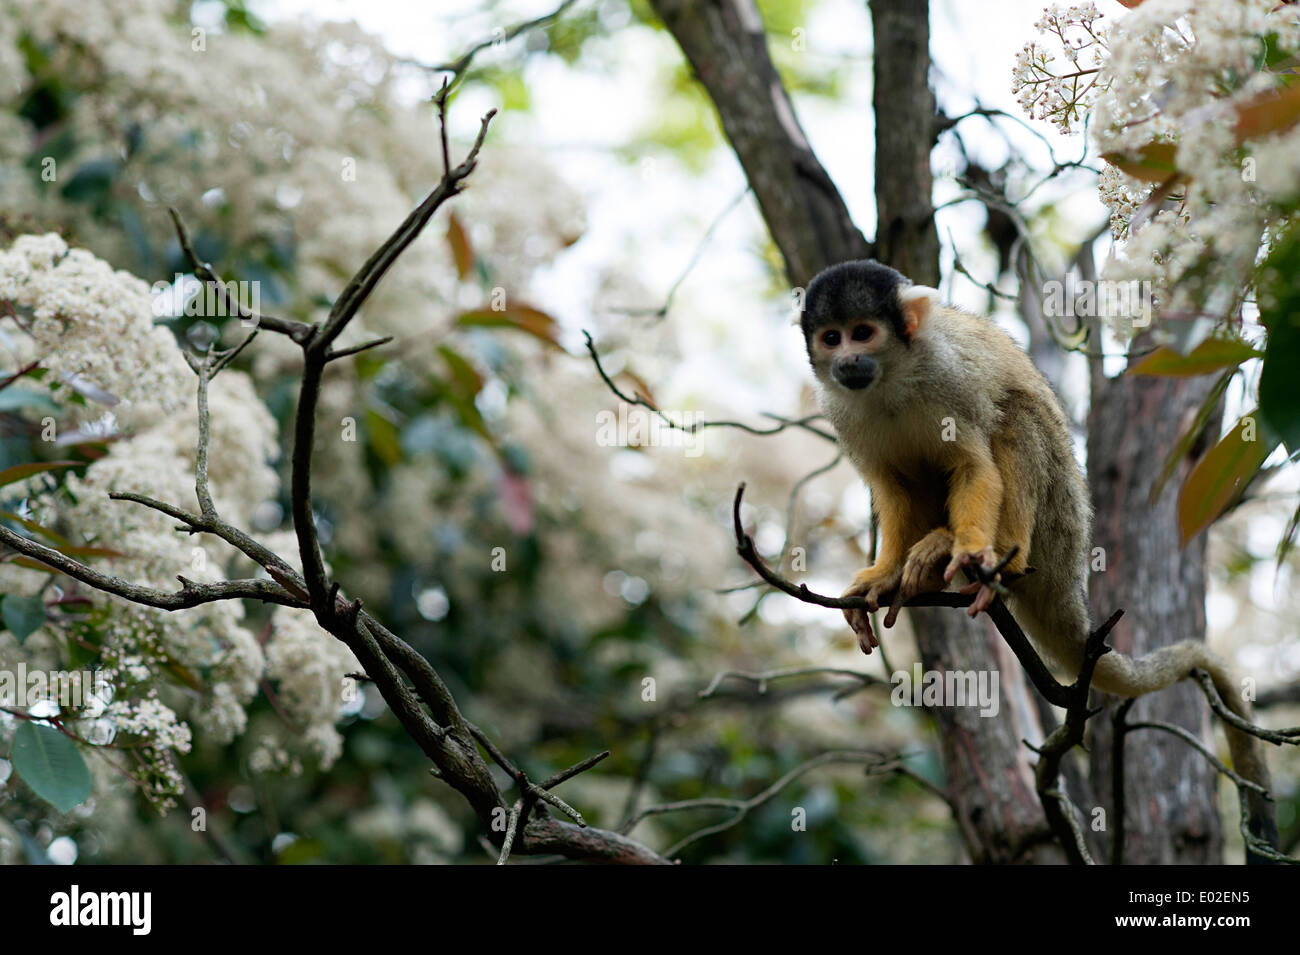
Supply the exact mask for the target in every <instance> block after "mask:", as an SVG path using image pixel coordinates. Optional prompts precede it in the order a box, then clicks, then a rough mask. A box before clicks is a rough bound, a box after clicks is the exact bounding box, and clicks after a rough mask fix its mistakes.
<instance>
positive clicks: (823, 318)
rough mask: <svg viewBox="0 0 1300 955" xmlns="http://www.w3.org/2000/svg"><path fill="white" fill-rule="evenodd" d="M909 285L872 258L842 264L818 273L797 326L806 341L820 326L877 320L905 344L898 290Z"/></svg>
mask: <svg viewBox="0 0 1300 955" xmlns="http://www.w3.org/2000/svg"><path fill="white" fill-rule="evenodd" d="M911 284H912V282H911V280H910V279H908V278H907V276H905V275H903V273H902V272H898V271H896V270H894V269H891V268H890V267H889V266H887V265H881V264H880V263H879V262H877V261H875V260H874V259H860V260H858V261H855V262H841V263H840V264H839V265H832V266H831V267H830V268H828V269H823V270H822V271H821V272H818V273H817V275H816V276H814V277H813V280H812V281H811V282H809V283H808V290H807V292H805V293H804V299H803V312H802V313H801V314H800V316H799V326H800V327H801V328H802V329H803V337H804V340H805V341H812V336H813V333H814V332H816V331H817V329H819V328H821V327H822V326H823V325H838V324H846V323H848V322H851V321H853V320H854V319H858V318H879V319H884V320H885V321H887V322H889V324H890V326H891V327H892V328H893V329H894V334H896V335H897V336H898V337H899V338H900V339H901V340H903V341H907V340H908V338H907V334H906V330H905V326H904V324H903V310H902V309H901V308H899V305H898V291H899V289H900V288H906V287H907V286H909V285H911Z"/></svg>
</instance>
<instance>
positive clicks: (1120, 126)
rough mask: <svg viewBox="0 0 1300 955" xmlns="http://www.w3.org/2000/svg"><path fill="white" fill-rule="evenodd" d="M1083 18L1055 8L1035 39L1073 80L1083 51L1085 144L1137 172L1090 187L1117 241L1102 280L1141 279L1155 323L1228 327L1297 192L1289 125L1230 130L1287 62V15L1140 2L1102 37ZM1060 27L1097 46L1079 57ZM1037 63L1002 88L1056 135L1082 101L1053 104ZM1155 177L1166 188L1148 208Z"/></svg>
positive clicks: (1085, 11) (1293, 41) (1254, 5)
mask: <svg viewBox="0 0 1300 955" xmlns="http://www.w3.org/2000/svg"><path fill="white" fill-rule="evenodd" d="M1095 13H1096V11H1095V8H1091V7H1090V5H1085V6H1084V7H1071V8H1068V9H1063V8H1061V7H1056V8H1052V9H1050V10H1049V11H1048V12H1047V14H1046V16H1045V17H1044V18H1043V20H1042V21H1040V22H1039V24H1038V26H1039V29H1040V30H1044V31H1050V32H1052V33H1055V34H1056V36H1057V40H1058V42H1059V43H1060V44H1061V45H1062V46H1063V47H1064V49H1065V53H1066V58H1067V59H1068V60H1069V61H1070V65H1071V66H1072V67H1080V69H1082V64H1081V63H1080V60H1079V53H1080V51H1081V50H1084V49H1091V50H1092V52H1091V54H1090V59H1089V64H1090V65H1089V67H1088V68H1089V70H1091V71H1092V72H1093V74H1094V75H1093V81H1092V82H1090V84H1089V96H1090V97H1091V104H1090V105H1091V121H1090V122H1091V125H1090V128H1091V130H1092V134H1093V138H1094V140H1095V145H1096V147H1097V148H1098V150H1099V151H1100V152H1101V154H1102V155H1103V156H1111V157H1115V158H1116V161H1117V163H1118V164H1119V165H1124V166H1126V167H1127V168H1129V169H1131V170H1133V171H1135V172H1136V171H1139V167H1143V168H1142V170H1141V171H1143V172H1145V173H1146V175H1145V176H1144V178H1138V177H1137V176H1136V175H1131V174H1130V173H1128V172H1125V171H1123V170H1122V169H1120V168H1119V165H1112V166H1110V167H1108V168H1107V169H1106V170H1105V171H1104V172H1103V174H1102V176H1101V181H1100V195H1101V199H1102V201H1103V202H1105V203H1106V204H1107V206H1108V207H1109V208H1110V211H1111V231H1112V234H1113V235H1114V236H1115V238H1117V239H1125V240H1127V241H1126V242H1125V245H1124V246H1123V248H1122V249H1121V251H1120V253H1119V254H1118V256H1117V257H1115V258H1113V259H1112V261H1111V262H1110V263H1108V265H1107V267H1106V270H1105V276H1106V278H1107V279H1112V280H1117V281H1126V280H1134V279H1136V280H1151V281H1152V282H1153V284H1154V285H1155V288H1156V294H1157V297H1158V300H1159V302H1160V308H1161V313H1162V314H1163V315H1165V316H1171V315H1182V316H1191V315H1201V314H1208V315H1210V316H1211V317H1222V316H1223V315H1225V314H1231V313H1232V312H1234V311H1235V309H1236V308H1237V307H1238V305H1239V304H1240V302H1239V296H1240V294H1241V290H1243V289H1246V288H1248V287H1249V286H1250V284H1251V280H1252V275H1253V270H1254V268H1255V265H1256V262H1257V259H1258V256H1259V253H1260V249H1261V246H1266V245H1267V243H1268V241H1269V238H1270V237H1271V236H1272V235H1275V234H1276V233H1277V232H1278V231H1279V226H1280V225H1282V224H1284V223H1285V222H1286V221H1289V218H1290V217H1291V216H1292V215H1293V213H1294V208H1293V206H1294V200H1295V198H1296V195H1297V193H1300V126H1291V127H1289V128H1282V129H1280V130H1278V131H1276V132H1272V133H1269V134H1267V135H1252V134H1251V133H1250V132H1249V130H1248V129H1243V127H1242V125H1241V123H1240V122H1239V119H1240V116H1241V111H1242V110H1243V109H1244V108H1246V107H1247V106H1248V105H1250V104H1252V103H1254V102H1257V100H1258V97H1260V96H1261V95H1267V94H1268V93H1269V92H1270V91H1273V90H1275V89H1276V88H1277V87H1278V76H1277V75H1276V74H1274V73H1272V72H1270V70H1269V69H1268V68H1267V67H1268V63H1269V62H1270V57H1272V58H1276V60H1285V59H1286V58H1287V54H1292V55H1294V54H1295V53H1296V52H1298V51H1300V12H1298V11H1297V8H1296V7H1295V6H1294V5H1289V4H1278V3H1275V2H1273V0H1211V2H1205V0H1147V2H1145V3H1143V4H1141V5H1140V6H1139V7H1137V8H1136V9H1134V10H1133V11H1132V12H1130V13H1128V14H1127V15H1126V16H1124V17H1121V18H1119V19H1118V20H1116V21H1115V23H1113V24H1112V25H1111V26H1110V27H1109V29H1107V30H1106V31H1105V33H1104V34H1102V33H1100V32H1098V31H1097V30H1096V28H1095V27H1094V25H1093V23H1094V20H1095ZM1068 25H1073V26H1074V27H1075V28H1076V29H1083V30H1084V31H1085V32H1086V33H1087V35H1088V36H1089V37H1095V38H1096V39H1097V42H1096V43H1095V44H1089V43H1085V44H1084V45H1083V46H1080V44H1079V41H1078V39H1077V38H1074V39H1072V38H1071V36H1070V34H1069V33H1068V32H1067V30H1066V26H1068ZM1051 59H1052V58H1051V55H1050V54H1048V53H1046V52H1045V51H1042V50H1038V49H1037V48H1036V47H1035V48H1034V49H1033V50H1032V51H1031V50H1030V48H1027V51H1026V54H1025V56H1024V62H1022V63H1020V64H1018V65H1017V68H1016V79H1015V84H1016V87H1017V89H1018V90H1020V91H1021V92H1022V98H1021V102H1022V105H1024V106H1025V108H1026V109H1027V110H1029V111H1030V113H1031V115H1033V116H1036V117H1038V118H1048V119H1052V120H1053V121H1055V122H1057V124H1058V125H1059V126H1061V128H1062V129H1065V130H1070V129H1072V128H1073V120H1074V118H1077V116H1078V115H1079V113H1078V109H1077V108H1076V107H1079V106H1083V107H1086V106H1088V105H1089V101H1088V100H1087V99H1085V98H1080V99H1079V100H1078V101H1077V102H1069V103H1065V105H1063V102H1065V100H1068V99H1069V95H1072V94H1073V90H1074V87H1070V88H1069V90H1067V91H1066V93H1062V92H1061V90H1060V88H1059V87H1054V86H1053V85H1052V84H1053V82H1055V81H1053V80H1051V79H1050V78H1048V79H1043V77H1044V76H1046V75H1047V72H1050V71H1047V72H1044V71H1045V70H1046V67H1043V66H1042V64H1043V63H1050V62H1051ZM1035 77H1038V78H1039V81H1035V82H1031V80H1033V79H1034V78H1035ZM1044 91H1045V92H1044ZM1040 93H1041V95H1040ZM1067 93H1068V94H1069V95H1066V94H1067ZM1062 97H1064V100H1063V98H1062ZM1166 166H1167V167H1168V169H1169V172H1168V176H1167V177H1166V176H1165V174H1164V171H1163V170H1164V169H1165V168H1166ZM1174 170H1176V171H1177V174H1178V179H1177V180H1176V181H1174V179H1173V174H1174ZM1163 178H1168V179H1169V180H1170V185H1169V186H1168V187H1167V188H1166V189H1163V190H1161V191H1160V193H1159V195H1156V190H1157V188H1158V187H1157V186H1155V185H1154V182H1155V181H1157V180H1160V179H1163ZM1171 203H1172V204H1173V207H1170V206H1171ZM1162 206H1164V207H1163V208H1162ZM1116 331H1118V332H1120V333H1126V332H1127V331H1130V330H1127V329H1116Z"/></svg>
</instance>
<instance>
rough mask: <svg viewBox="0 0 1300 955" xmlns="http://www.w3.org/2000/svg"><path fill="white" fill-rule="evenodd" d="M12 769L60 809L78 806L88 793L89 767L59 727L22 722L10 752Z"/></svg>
mask: <svg viewBox="0 0 1300 955" xmlns="http://www.w3.org/2000/svg"><path fill="white" fill-rule="evenodd" d="M9 760H10V762H12V763H13V766H14V772H16V773H17V774H18V775H19V776H20V777H22V780H23V782H25V783H26V784H27V785H28V786H30V787H31V788H32V792H34V793H36V795H38V796H40V797H41V798H42V799H44V800H45V801H46V802H48V803H49V804H50V805H51V806H53V807H54V808H55V809H57V810H59V812H67V811H68V810H70V809H72V808H73V807H74V806H79V805H81V803H83V802H85V801H86V798H87V797H88V796H89V795H90V770H89V769H87V768H86V760H85V759H84V758H83V757H82V755H81V750H79V749H78V748H77V744H76V743H74V742H73V741H72V740H70V739H68V737H66V736H64V735H63V734H62V733H60V732H59V731H58V730H56V729H53V728H52V727H49V726H41V725H38V724H36V723H31V722H27V723H23V724H22V725H21V726H19V727H18V730H17V732H15V733H14V743H13V748H12V749H11V750H10V753H9Z"/></svg>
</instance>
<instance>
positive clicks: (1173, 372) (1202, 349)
mask: <svg viewBox="0 0 1300 955" xmlns="http://www.w3.org/2000/svg"><path fill="white" fill-rule="evenodd" d="M1263 357H1264V353H1263V352H1260V351H1256V350H1255V349H1253V348H1251V347H1250V346H1249V345H1247V344H1245V343H1244V342H1238V341H1232V340H1231V339H1227V338H1207V339H1206V340H1205V341H1203V342H1201V343H1200V344H1199V345H1197V346H1196V347H1195V348H1194V349H1192V351H1191V353H1190V354H1187V355H1180V354H1178V352H1177V351H1175V350H1174V349H1172V348H1170V347H1168V346H1167V345H1165V346H1161V347H1160V348H1157V349H1156V350H1155V351H1153V352H1152V353H1151V354H1150V355H1147V356H1146V357H1145V358H1143V359H1142V360H1141V361H1140V362H1138V363H1137V364H1136V365H1134V366H1133V367H1132V368H1130V369H1129V370H1128V374H1130V375H1157V376H1172V377H1176V378H1189V377H1191V376H1193V375H1204V374H1208V373H1209V372H1212V371H1219V370H1220V369H1223V368H1235V367H1236V366H1237V365H1240V364H1241V363H1242V362H1243V361H1246V360H1247V359H1250V358H1263Z"/></svg>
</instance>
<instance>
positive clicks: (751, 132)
mask: <svg viewBox="0 0 1300 955" xmlns="http://www.w3.org/2000/svg"><path fill="white" fill-rule="evenodd" d="M651 5H652V6H653V7H654V8H655V10H656V12H657V13H658V14H659V16H660V17H661V18H662V19H663V21H664V24H665V25H666V26H667V27H668V30H669V31H670V32H671V33H672V34H673V36H674V37H675V38H676V40H677V42H678V44H679V45H680V46H681V48H682V51H683V52H684V53H685V54H686V57H687V59H688V60H689V61H690V63H691V65H692V66H693V67H694V69H695V72H696V74H697V76H698V77H699V79H700V82H701V83H702V84H703V85H704V87H705V89H706V90H707V91H708V93H709V95H710V96H711V97H712V99H713V103H714V105H715V106H716V107H717V110H718V115H719V117H720V119H721V122H722V127H723V130H724V131H725V132H726V134H727V137H728V139H729V140H730V142H731V144H732V146H733V147H734V148H735V150H736V155H737V157H738V158H739V160H740V163H741V166H742V167H743V168H744V170H745V175H746V176H747V178H748V180H749V183H750V186H751V187H752V188H753V190H754V194H755V196H756V197H757V199H758V203H759V206H760V208H761V209H762V212H763V217H764V219H765V220H766V222H767V227H768V229H769V230H770V231H771V233H772V238H773V240H774V241H775V242H776V245H777V247H778V248H779V249H780V250H781V254H782V256H783V257H784V260H785V264H786V272H787V276H788V278H789V281H790V283H791V284H792V285H796V286H803V285H806V284H807V283H808V280H809V279H811V278H812V276H813V275H815V274H816V273H817V272H819V271H821V270H822V269H824V268H826V267H827V266H830V265H834V264H835V263H837V262H842V261H845V260H847V259H854V258H862V257H865V256H868V255H872V254H874V255H877V256H878V257H879V258H880V259H881V260H882V261H884V262H886V263H887V264H889V265H891V266H893V267H895V268H897V269H899V270H900V271H902V272H903V273H904V274H906V275H908V276H909V277H911V278H912V279H914V280H915V281H917V282H920V283H923V284H927V285H936V284H938V280H939V241H938V235H937V233H936V231H935V227H934V206H933V201H932V198H931V188H932V185H933V181H932V177H931V173H930V150H931V149H932V147H933V146H934V141H935V130H936V124H935V122H934V121H933V117H934V96H933V94H932V93H931V91H930V87H929V69H930V55H929V37H930V25H929V12H928V9H927V5H926V4H924V3H917V2H916V0H873V2H872V3H871V14H872V20H873V23H874V25H875V50H876V57H875V64H874V72H875V77H876V90H875V99H874V109H875V114H876V129H877V136H876V202H877V208H878V210H879V225H878V229H877V235H878V240H877V241H878V246H879V248H878V249H874V250H873V248H872V247H871V246H869V245H868V243H867V242H866V241H865V240H864V239H863V238H862V236H861V233H860V232H859V231H858V230H857V228H856V227H855V226H854V225H853V223H852V220H851V219H850V217H849V214H848V210H847V209H846V208H845V206H844V202H843V199H842V198H841V197H840V195H839V192H838V190H836V188H835V186H834V184H833V183H832V182H831V181H830V178H829V177H828V176H827V175H826V172H825V170H824V169H823V168H822V166H821V164H820V163H819V162H818V160H817V157H816V156H815V155H814V154H813V152H812V149H811V147H810V146H809V145H808V142H807V140H806V139H805V137H804V134H803V131H802V130H801V129H800V127H799V124H798V121H797V120H796V119H795V116H794V111H793V108H792V106H791V104H790V100H789V97H788V95H787V94H786V92H785V90H784V88H783V87H782V85H781V83H780V79H779V77H778V76H777V73H776V70H775V68H774V67H773V65H772V62H771V59H770V58H769V57H768V53H767V45H766V40H765V38H764V36H763V26H762V21H761V20H760V18H759V14H758V10H757V8H756V7H755V6H754V3H753V2H752V0H690V2H688V0H651ZM909 612H910V614H911V619H912V622H913V625H914V627H915V628H916V631H917V639H918V642H919V644H920V647H921V656H922V662H923V665H924V666H925V667H927V668H929V669H936V670H949V669H960V670H963V671H975V672H979V671H991V670H998V671H999V672H1000V677H1001V679H1000V691H1001V700H1000V704H1001V705H1000V715H999V716H998V717H996V718H982V717H980V716H978V715H977V712H976V711H975V710H973V709H969V708H967V709H957V708H939V709H936V710H934V711H932V712H933V715H934V717H935V720H936V722H937V724H938V731H939V740H940V747H941V751H942V754H943V760H944V766H945V770H946V773H947V777H948V783H949V789H950V794H951V801H952V805H953V808H954V812H955V814H956V816H957V821H958V825H959V827H960V829H961V832H962V835H963V838H964V840H965V842H966V846H967V849H968V851H969V853H970V856H971V858H972V859H973V860H975V861H979V862H1012V861H1016V862H1023V861H1037V862H1046V861H1061V860H1062V859H1063V858H1064V856H1063V854H1062V853H1061V852H1060V851H1059V849H1058V848H1057V847H1056V846H1055V845H1054V844H1052V843H1050V842H1046V841H1045V839H1046V838H1048V837H1047V835H1046V822H1045V820H1044V818H1043V814H1042V808H1041V806H1040V805H1039V802H1038V798H1037V796H1036V794H1035V790H1034V782H1033V775H1032V773H1031V772H1030V770H1029V759H1028V756H1029V754H1028V751H1027V750H1026V749H1025V747H1024V746H1023V745H1022V744H1021V742H1020V740H1021V738H1022V737H1029V738H1031V739H1032V738H1035V737H1038V736H1040V734H1041V730H1040V729H1039V728H1038V727H1037V726H1035V725H1031V724H1033V723H1034V722H1035V714H1034V710H1033V707H1032V706H1031V705H1029V702H1028V696H1027V694H1026V689H1025V685H1024V681H1023V678H1022V676H1021V674H1020V669H1019V667H1018V666H1017V665H1016V664H1015V662H1014V658H1012V657H1011V655H1010V653H1007V652H1004V651H1005V648H1004V647H1003V646H1002V645H1001V643H1000V641H999V640H998V638H997V637H996V636H995V635H994V634H993V633H992V631H991V630H990V628H989V627H988V626H987V625H985V624H984V623H983V622H979V623H973V622H971V621H969V620H968V619H967V618H966V617H965V616H964V615H963V614H961V613H957V612H954V611H952V610H936V609H930V610H919V609H913V610H911V611H909Z"/></svg>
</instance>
